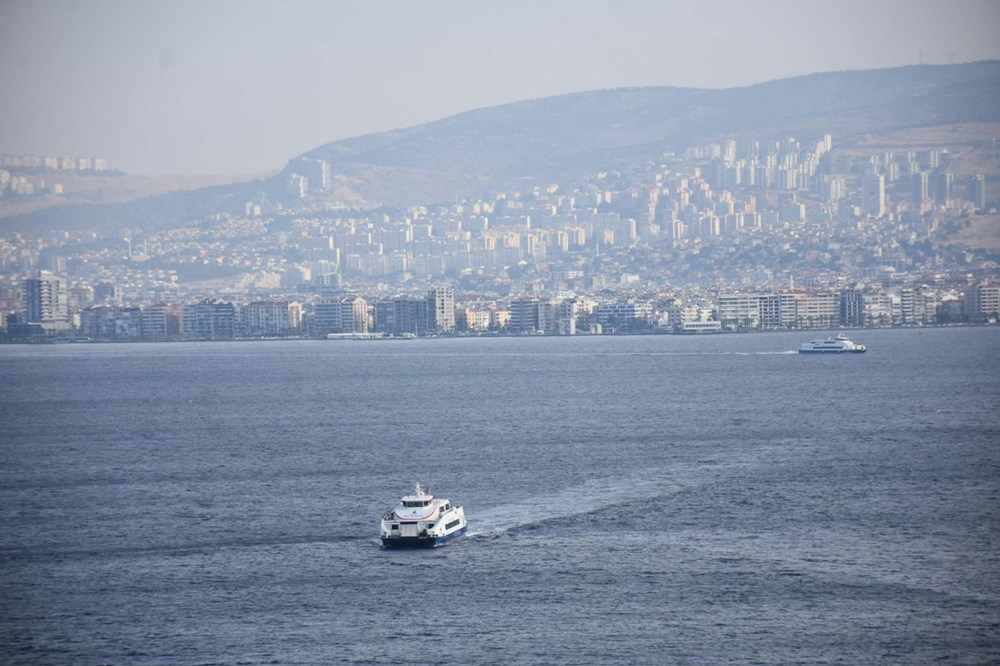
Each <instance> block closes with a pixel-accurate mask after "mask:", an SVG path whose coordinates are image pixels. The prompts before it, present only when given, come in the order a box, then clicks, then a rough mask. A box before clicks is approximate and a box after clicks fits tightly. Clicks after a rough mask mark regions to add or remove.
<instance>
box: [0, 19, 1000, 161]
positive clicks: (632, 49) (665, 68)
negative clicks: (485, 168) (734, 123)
mask: <svg viewBox="0 0 1000 666" xmlns="http://www.w3.org/2000/svg"><path fill="white" fill-rule="evenodd" d="M834 10H835V11H834ZM861 15H863V16H864V18H865V20H864V21H858V20H857V19H858V16H861ZM817 17H822V21H823V23H822V26H820V24H819V23H818V22H817V20H818V19H817ZM0 18H3V20H0V45H2V46H0V87H2V88H3V89H4V90H5V91H7V97H8V99H10V100H12V103H10V104H8V105H5V108H4V109H3V110H0V120H2V122H0V152H3V153H16V154H40V155H49V154H53V155H80V156H87V155H93V156H102V157H106V158H107V159H108V161H109V163H110V164H112V165H114V167H115V168H120V169H122V170H123V171H126V172H130V173H146V174H157V173H159V174H164V173H173V174H189V175H190V174H213V173H218V174H223V173H226V174H252V173H260V172H266V171H275V170H278V169H280V168H281V167H282V166H283V165H284V164H285V162H286V161H287V160H289V159H291V158H293V157H294V156H295V155H297V154H301V153H302V152H305V151H308V150H311V149H313V148H316V147H317V146H319V145H322V144H324V143H327V142H330V141H334V140H339V139H344V138H350V137H353V136H359V135H362V134H366V133H372V132H380V131H387V130H392V129H397V128H402V127H409V126H413V125H417V124H420V123H425V122H431V121H434V120H438V119H440V118H444V117H448V116H451V115H454V114H457V113H460V112H463V111H468V110H472V109H478V108H485V107H491V106H495V105H501V104H506V103H512V102H517V101H521V100H525V99H536V98H541V97H549V96H554V95H560V94H565V93H570V92H577V91H583V90H597V89H607V88H618V87H629V86H680V87H704V88H725V87H738V86H746V85H752V84H755V83H759V82H762V81H766V80H773V79H778V78H786V77H793V76H800V75H807V74H810V73H814V72H821V71H838V70H847V69H872V68H881V67H893V66H901V65H908V64H917V63H920V62H924V63H949V62H965V61H974V60H984V59H996V58H1000V45H998V44H997V42H996V40H995V39H993V38H992V35H991V33H990V31H991V27H992V26H994V25H997V24H998V22H1000V6H998V5H997V4H996V3H990V2H977V1H973V0H969V1H967V2H960V3H942V2H931V1H927V2H920V3H913V2H882V3H877V4H875V5H869V4H868V3H860V2H846V3H837V4H836V6H835V7H831V6H830V5H829V4H828V3H819V2H806V3H796V5H794V7H792V6H789V5H779V4H777V3H773V4H771V3H768V4H757V5H752V6H751V5H747V4H746V3H732V2H714V3H710V4H709V5H708V6H707V7H706V6H705V5H703V4H698V5H695V4H693V3H648V2H611V3H585V4H573V5H571V6H566V5H562V4H559V3H532V4H531V5H530V6H529V5H527V4H517V3H515V4H514V5H513V6H512V5H510V3H506V4H505V5H503V6H489V5H477V6H468V5H466V4H465V3H452V2H442V3H434V4H432V5H430V6H420V7H416V6H410V5H406V4H402V3H400V4H389V5H379V6H375V5H368V4H365V3H312V2H298V3H292V4H281V5H279V4H277V3H271V2H256V3H245V4H241V5H240V6H239V11H234V6H232V5H228V4H226V3H207V4H206V3H199V4H198V5H197V6H195V5H184V4H181V5H170V4H162V3H119V2H95V3H70V2H51V3H25V2H18V1H12V0H5V1H4V2H2V3H0ZM601 45H605V46H606V48H601Z"/></svg>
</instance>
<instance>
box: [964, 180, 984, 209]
mask: <svg viewBox="0 0 1000 666" xmlns="http://www.w3.org/2000/svg"><path fill="white" fill-rule="evenodd" d="M968 189H969V201H971V202H972V205H973V207H974V208H975V209H976V210H977V211H983V210H986V176H984V175H982V174H979V173H977V174H975V175H973V176H972V177H970V178H969V188H968Z"/></svg>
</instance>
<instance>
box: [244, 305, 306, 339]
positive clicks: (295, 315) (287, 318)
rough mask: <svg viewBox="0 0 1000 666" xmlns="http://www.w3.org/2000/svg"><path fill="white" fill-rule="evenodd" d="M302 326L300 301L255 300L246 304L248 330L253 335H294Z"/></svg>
mask: <svg viewBox="0 0 1000 666" xmlns="http://www.w3.org/2000/svg"><path fill="white" fill-rule="evenodd" d="M301 326H302V304H301V303H299V302H298V301H255V302H253V303H249V304H248V305H247V306H246V332H247V334H249V335H253V336H265V337H277V336H282V335H292V334H295V333H297V332H298V331H299V329H300V328H301Z"/></svg>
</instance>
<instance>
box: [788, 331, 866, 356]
mask: <svg viewBox="0 0 1000 666" xmlns="http://www.w3.org/2000/svg"><path fill="white" fill-rule="evenodd" d="M864 351H865V346H864V345H862V344H858V343H857V342H854V341H853V340H851V339H850V338H848V337H847V336H846V335H844V334H843V333H841V334H840V335H838V336H837V337H835V338H827V339H826V340H811V341H810V342H805V343H803V344H802V346H801V347H799V353H800V354H861V353H864Z"/></svg>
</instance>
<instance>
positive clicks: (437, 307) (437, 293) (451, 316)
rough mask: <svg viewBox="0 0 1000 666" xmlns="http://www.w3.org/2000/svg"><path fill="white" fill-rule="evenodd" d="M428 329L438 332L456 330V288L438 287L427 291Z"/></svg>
mask: <svg viewBox="0 0 1000 666" xmlns="http://www.w3.org/2000/svg"><path fill="white" fill-rule="evenodd" d="M427 329H428V330H429V331H433V332H436V333H450V332H451V331H454V330H455V290H454V289H452V288H451V287H438V288H436V289H431V290H430V291H429V292H428V293H427Z"/></svg>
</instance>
